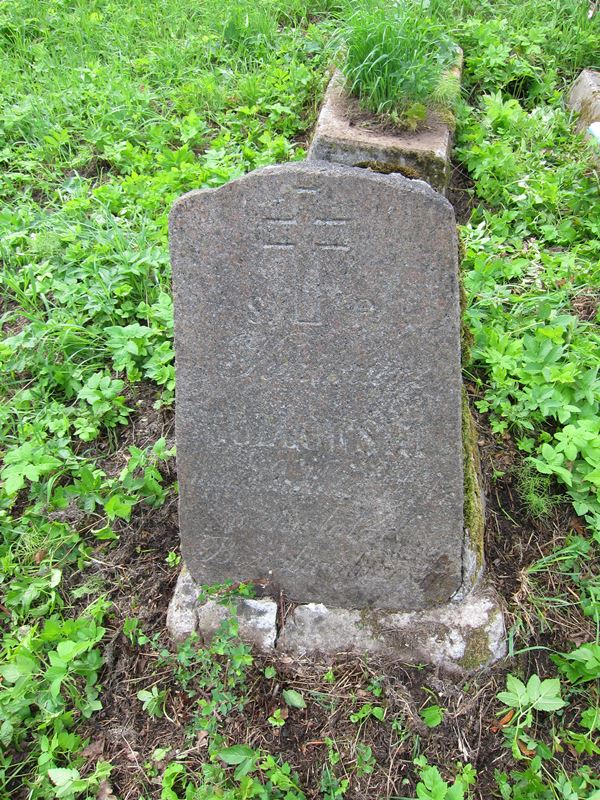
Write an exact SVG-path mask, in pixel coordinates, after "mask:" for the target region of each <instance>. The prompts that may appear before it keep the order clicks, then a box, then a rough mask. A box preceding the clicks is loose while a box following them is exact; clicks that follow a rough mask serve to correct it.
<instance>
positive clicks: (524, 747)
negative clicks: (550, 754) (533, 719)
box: [517, 739, 535, 758]
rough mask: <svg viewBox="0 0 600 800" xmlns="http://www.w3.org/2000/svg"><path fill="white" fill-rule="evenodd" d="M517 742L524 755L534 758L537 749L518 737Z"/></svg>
mask: <svg viewBox="0 0 600 800" xmlns="http://www.w3.org/2000/svg"><path fill="white" fill-rule="evenodd" d="M517 744H518V746H519V750H520V751H521V753H522V755H524V756H525V757H526V758H533V757H534V755H535V750H530V749H529V748H528V747H527V745H526V744H525V742H522V741H521V740H520V739H517Z"/></svg>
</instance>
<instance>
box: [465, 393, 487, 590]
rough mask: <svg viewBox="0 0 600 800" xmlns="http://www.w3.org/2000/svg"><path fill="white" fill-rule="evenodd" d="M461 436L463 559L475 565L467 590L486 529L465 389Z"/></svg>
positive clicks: (468, 578) (478, 566)
mask: <svg viewBox="0 0 600 800" xmlns="http://www.w3.org/2000/svg"><path fill="white" fill-rule="evenodd" d="M462 437H463V464H464V477H465V488H464V531H465V553H464V554H463V561H464V562H465V563H466V562H467V561H468V560H469V559H472V560H473V562H474V566H473V568H472V569H470V570H465V571H466V572H467V573H470V574H465V575H464V576H463V577H464V583H465V584H470V585H464V586H463V588H464V589H469V588H471V586H473V585H474V584H475V583H476V581H477V578H478V577H479V575H480V574H481V571H482V570H483V564H484V557H483V539H484V531H485V508H484V502H483V496H482V491H481V477H480V475H481V467H480V463H479V449H478V445H477V430H476V428H475V423H474V421H473V417H472V416H471V409H470V408H469V400H468V398H467V393H466V391H465V390H464V388H463V397H462Z"/></svg>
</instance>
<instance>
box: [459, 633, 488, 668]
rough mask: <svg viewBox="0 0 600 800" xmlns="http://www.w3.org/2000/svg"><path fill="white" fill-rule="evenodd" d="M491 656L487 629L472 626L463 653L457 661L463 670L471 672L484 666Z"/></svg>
mask: <svg viewBox="0 0 600 800" xmlns="http://www.w3.org/2000/svg"><path fill="white" fill-rule="evenodd" d="M491 656H492V651H491V649H490V639H489V636H488V632H487V629H486V628H473V630H472V631H471V633H470V634H469V636H468V638H467V642H466V647H465V653H464V655H463V657H462V658H461V659H459V662H458V663H459V664H460V666H461V667H462V668H463V669H464V670H465V672H472V671H474V670H477V669H481V668H482V667H485V666H486V664H488V662H489V660H490V658H491Z"/></svg>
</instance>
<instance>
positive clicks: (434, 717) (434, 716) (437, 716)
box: [419, 705, 444, 728]
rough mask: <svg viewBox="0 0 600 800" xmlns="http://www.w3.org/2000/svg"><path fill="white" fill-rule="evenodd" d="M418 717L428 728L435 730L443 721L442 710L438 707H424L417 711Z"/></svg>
mask: <svg viewBox="0 0 600 800" xmlns="http://www.w3.org/2000/svg"><path fill="white" fill-rule="evenodd" d="M419 716H420V717H421V719H422V720H423V722H424V723H425V725H427V727H428V728H437V727H438V725H441V724H442V722H443V721H444V709H443V708H442V707H441V706H438V705H430V706H425V708H422V709H421V710H420V711H419Z"/></svg>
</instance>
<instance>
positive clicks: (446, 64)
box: [342, 0, 458, 128]
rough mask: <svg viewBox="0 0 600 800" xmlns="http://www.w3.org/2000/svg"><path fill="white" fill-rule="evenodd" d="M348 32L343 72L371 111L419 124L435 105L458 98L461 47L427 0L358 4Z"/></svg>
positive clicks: (406, 123)
mask: <svg viewBox="0 0 600 800" xmlns="http://www.w3.org/2000/svg"><path fill="white" fill-rule="evenodd" d="M342 31H343V34H342V41H343V44H342V48H343V51H344V54H343V56H342V58H343V61H342V71H343V73H344V75H345V76H346V79H347V82H348V87H349V91H350V92H351V93H352V94H353V95H356V96H357V97H358V98H359V99H360V101H361V105H362V106H363V107H364V108H365V109H367V110H368V111H371V112H372V113H373V114H375V115H378V116H382V117H386V118H388V119H389V120H391V121H392V122H394V123H395V124H396V125H398V126H402V127H409V128H415V127H417V126H418V124H419V123H422V122H423V121H424V119H425V117H426V114H427V109H428V108H429V107H432V106H437V107H438V108H444V109H449V108H451V107H452V106H453V105H454V103H455V102H456V96H457V93H458V83H457V80H456V78H453V76H451V75H450V74H449V70H450V68H451V67H452V66H453V64H454V63H455V62H456V59H457V48H456V45H455V44H454V43H453V42H452V40H451V39H450V37H449V36H448V34H447V32H446V30H445V29H444V27H443V25H442V24H441V23H440V22H438V21H436V20H435V19H434V18H433V17H432V16H431V15H430V14H429V13H428V8H427V6H426V5H425V4H424V3H422V2H419V0H402V2H398V3H389V2H385V0H361V2H359V3H357V4H356V3H352V4H351V5H350V6H349V7H348V12H347V19H346V22H345V23H344V25H343V26H342Z"/></svg>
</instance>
